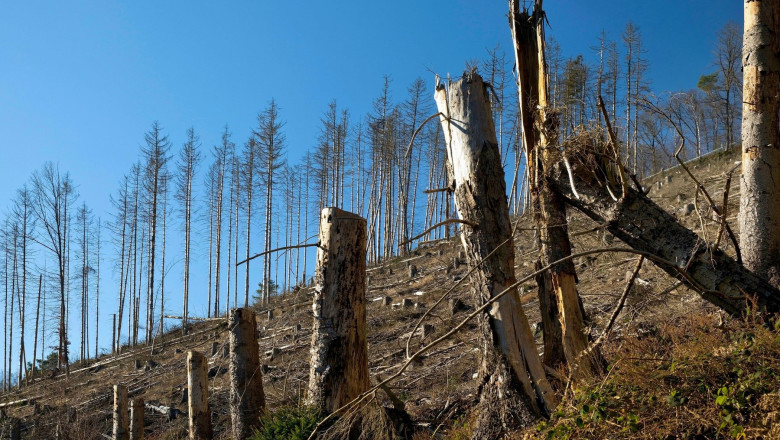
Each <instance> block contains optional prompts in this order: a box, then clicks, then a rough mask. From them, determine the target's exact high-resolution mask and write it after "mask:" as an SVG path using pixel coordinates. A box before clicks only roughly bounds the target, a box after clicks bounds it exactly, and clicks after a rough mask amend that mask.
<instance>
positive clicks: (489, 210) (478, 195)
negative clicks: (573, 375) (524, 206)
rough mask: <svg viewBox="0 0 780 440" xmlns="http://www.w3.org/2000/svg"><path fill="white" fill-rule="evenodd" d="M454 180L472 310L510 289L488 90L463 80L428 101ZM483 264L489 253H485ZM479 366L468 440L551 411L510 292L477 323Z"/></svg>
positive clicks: (505, 217)
mask: <svg viewBox="0 0 780 440" xmlns="http://www.w3.org/2000/svg"><path fill="white" fill-rule="evenodd" d="M434 98H435V100H436V104H437V106H438V110H439V112H441V114H442V115H443V116H440V120H441V124H442V128H443V131H444V137H445V140H446V143H447V146H448V148H447V155H448V157H449V161H450V163H452V165H453V166H452V168H453V170H452V171H453V177H454V181H455V207H456V209H457V210H458V214H459V216H460V218H461V219H462V220H465V221H468V222H469V223H471V224H474V225H477V226H476V227H472V226H467V225H463V229H462V232H461V235H460V237H461V242H462V243H463V247H464V249H465V251H466V255H467V256H468V261H469V264H470V265H472V266H474V265H477V264H478V263H480V262H482V265H481V267H480V269H479V270H476V271H475V272H474V274H473V275H472V280H471V286H472V293H473V295H474V301H475V303H476V304H475V305H476V306H477V307H479V306H481V305H482V304H484V303H485V302H486V301H487V300H489V299H490V298H492V297H493V296H495V295H497V294H498V293H500V292H502V291H503V290H504V289H506V288H507V287H509V286H511V285H512V284H514V283H515V281H516V280H515V275H514V260H515V257H514V241H513V238H512V230H511V224H510V222H509V207H508V205H507V201H506V183H505V181H504V172H503V169H502V168H501V158H500V157H499V150H498V142H497V140H496V134H495V127H494V124H493V118H492V114H491V111H490V101H489V99H488V95H487V85H486V84H485V83H483V82H482V78H481V77H480V76H479V75H477V74H475V73H472V74H464V77H463V78H461V79H458V80H456V81H455V82H453V83H452V84H449V87H445V86H444V85H439V84H437V86H436V92H435V94H434ZM491 253H492V255H491V256H490V258H487V257H488V254H491ZM479 335H480V340H481V345H482V363H481V365H480V368H479V378H478V390H479V404H478V408H477V421H476V426H475V428H474V431H473V433H472V438H474V439H483V438H499V437H502V436H503V435H505V434H507V433H509V432H511V431H512V430H515V429H517V428H519V427H522V426H529V425H530V424H531V423H533V422H534V421H535V420H536V418H537V416H539V415H542V414H548V413H549V412H550V411H551V410H552V409H553V408H554V407H555V396H554V394H553V391H552V388H551V387H550V385H549V383H548V382H547V378H546V377H545V373H544V368H543V367H542V362H541V360H540V359H539V353H538V352H537V350H536V344H535V342H534V339H533V333H532V332H531V328H530V326H529V325H528V320H527V318H526V316H525V314H524V313H523V309H522V308H521V306H520V297H519V295H518V294H517V291H516V290H515V292H513V293H512V294H508V295H504V296H503V297H502V298H501V299H499V300H498V301H497V303H496V306H494V307H492V308H491V310H490V311H489V312H486V313H483V314H481V315H480V316H479Z"/></svg>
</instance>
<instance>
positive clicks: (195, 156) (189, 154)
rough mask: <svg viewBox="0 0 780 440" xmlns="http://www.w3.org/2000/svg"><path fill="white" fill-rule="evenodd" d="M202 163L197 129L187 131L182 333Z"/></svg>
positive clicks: (180, 193) (181, 189)
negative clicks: (194, 206)
mask: <svg viewBox="0 0 780 440" xmlns="http://www.w3.org/2000/svg"><path fill="white" fill-rule="evenodd" d="M198 162H200V138H199V137H198V136H197V135H196V134H195V129H193V128H190V129H189V130H187V140H186V141H185V142H184V145H183V146H182V149H181V152H180V153H179V163H178V168H179V174H178V181H177V184H178V185H177V192H176V195H175V197H176V200H177V201H178V202H179V204H180V209H181V214H182V217H183V221H184V280H183V290H182V295H183V298H182V314H181V331H182V333H183V334H185V335H186V334H187V332H188V323H187V318H188V317H189V313H190V307H189V305H190V248H191V247H192V235H191V232H192V194H193V183H194V179H195V168H196V167H197V165H198Z"/></svg>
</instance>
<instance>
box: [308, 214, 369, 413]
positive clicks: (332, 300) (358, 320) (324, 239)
mask: <svg viewBox="0 0 780 440" xmlns="http://www.w3.org/2000/svg"><path fill="white" fill-rule="evenodd" d="M319 240H320V247H319V249H318V250H317V269H316V275H315V277H316V278H315V279H316V286H315V290H314V305H313V309H314V323H313V328H312V332H313V333H312V339H311V369H310V372H309V392H308V396H307V403H308V404H309V405H312V406H314V407H316V408H319V409H321V410H323V411H325V412H332V411H334V410H336V409H338V408H339V407H341V406H342V405H344V404H346V403H347V402H349V401H351V400H352V399H354V398H355V397H357V396H358V395H360V393H362V392H364V391H366V390H367V389H368V387H369V378H368V343H367V341H366V220H365V219H364V218H362V217H360V216H358V215H355V214H352V213H350V212H347V211H342V210H341V209H338V208H325V209H323V210H322V213H321V214H320V233H319Z"/></svg>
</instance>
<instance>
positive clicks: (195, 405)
mask: <svg viewBox="0 0 780 440" xmlns="http://www.w3.org/2000/svg"><path fill="white" fill-rule="evenodd" d="M207 368H208V362H207V361H206V357H205V356H203V354H201V353H200V352H198V351H189V352H187V408H188V416H189V430H190V437H189V438H190V440H211V437H212V436H213V431H212V428H211V411H210V410H209V382H208V376H207Z"/></svg>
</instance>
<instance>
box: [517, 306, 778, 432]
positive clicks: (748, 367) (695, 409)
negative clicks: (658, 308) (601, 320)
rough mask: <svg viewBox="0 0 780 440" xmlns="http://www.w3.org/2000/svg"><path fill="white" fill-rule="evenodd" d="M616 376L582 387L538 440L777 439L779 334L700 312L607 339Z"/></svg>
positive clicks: (755, 322) (766, 326) (770, 327)
mask: <svg viewBox="0 0 780 440" xmlns="http://www.w3.org/2000/svg"><path fill="white" fill-rule="evenodd" d="M605 353H606V354H607V358H608V359H610V366H609V371H608V373H607V375H606V376H605V377H603V378H597V379H595V380H593V381H592V382H590V383H585V384H581V385H578V386H575V387H573V389H571V390H569V391H568V392H567V394H566V397H565V399H564V400H563V401H562V403H561V404H560V406H559V407H558V409H557V411H556V413H555V414H554V415H553V417H552V418H551V419H550V420H549V421H546V422H542V423H540V424H539V425H538V426H537V429H536V432H532V433H524V434H526V435H530V436H531V438H554V439H571V438H632V439H633V438H654V439H658V438H662V439H677V438H686V439H709V438H778V435H780V427H778V426H775V424H776V422H778V421H780V413H778V412H777V404H778V403H780V394H778V392H777V390H778V389H780V375H779V374H778V373H779V371H778V369H779V368H780V367H779V365H780V334H779V333H778V329H777V325H775V324H772V323H770V322H763V321H762V320H760V319H754V317H750V318H746V319H731V320H727V321H726V322H723V321H722V317H721V315H720V314H717V313H716V314H707V315H700V314H695V313H694V314H691V315H690V316H687V317H683V318H679V319H677V320H675V321H672V322H668V323H664V324H662V325H659V326H658V327H655V328H653V329H651V330H650V331H648V330H645V331H643V332H634V333H633V334H632V335H627V336H624V337H622V338H620V339H619V340H614V341H612V342H610V343H609V344H608V345H607V346H605Z"/></svg>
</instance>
